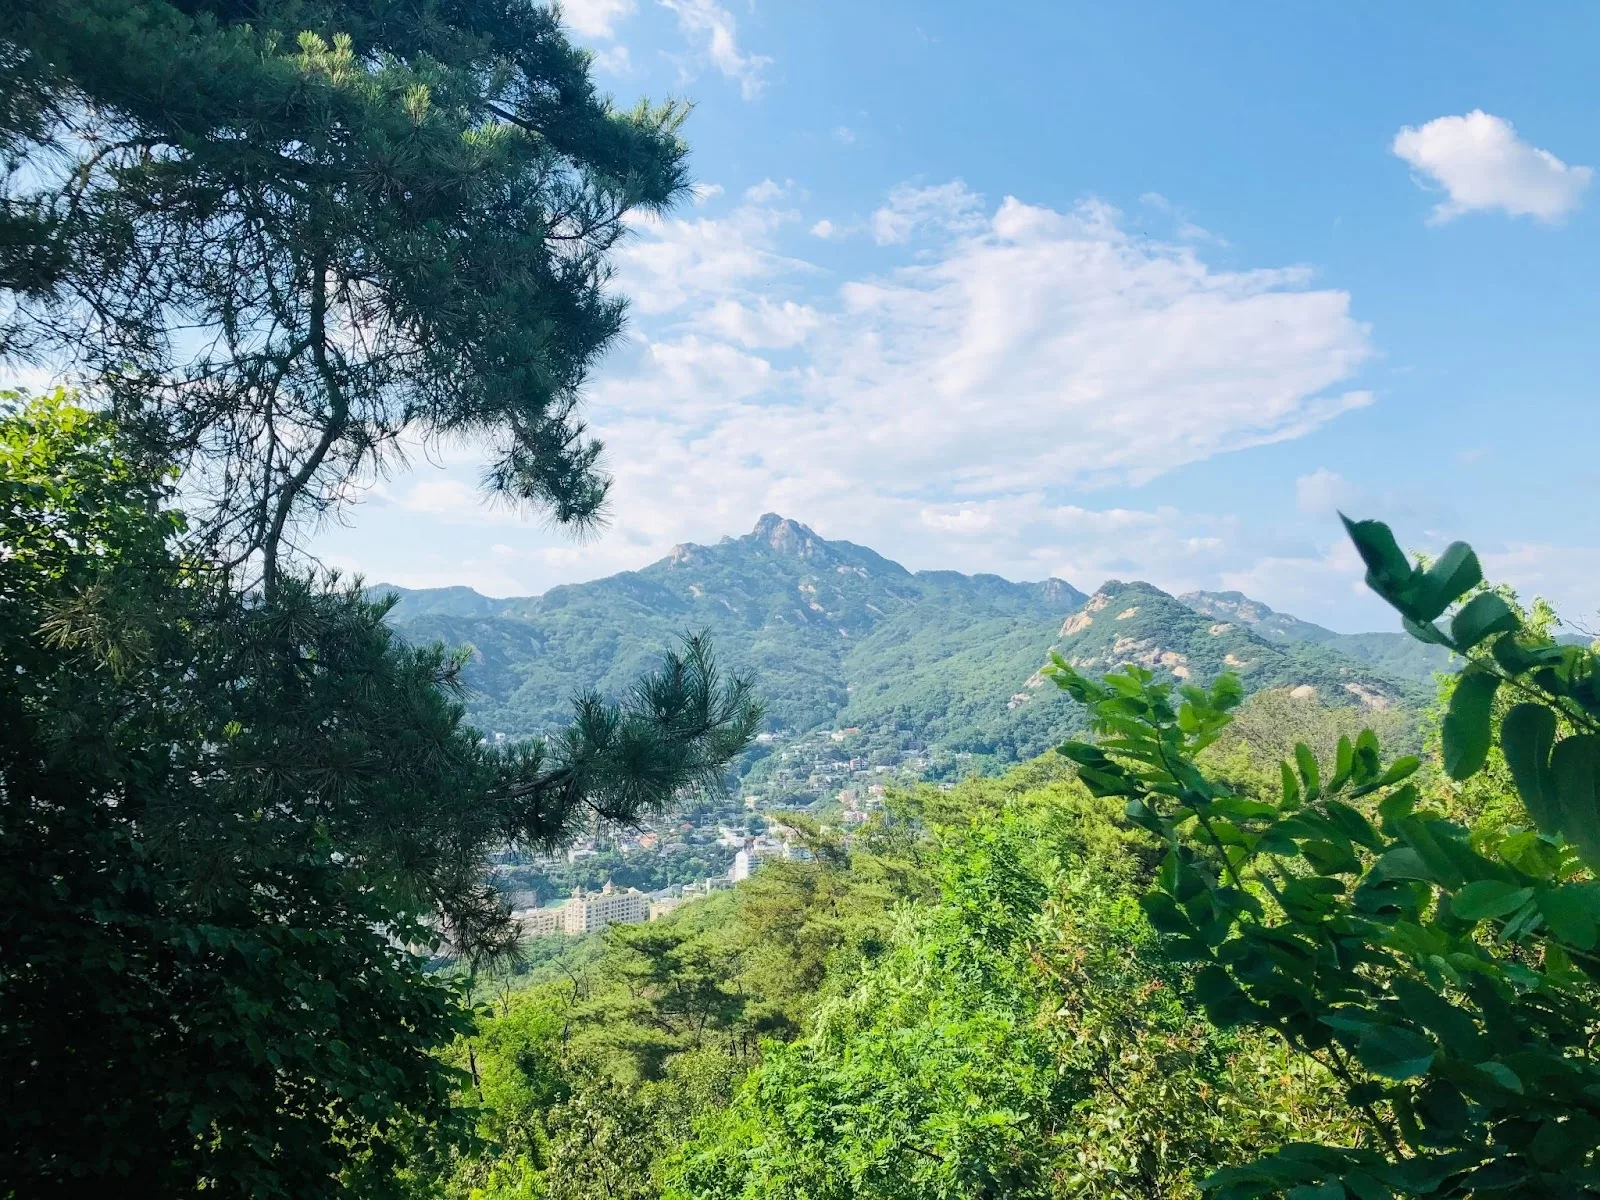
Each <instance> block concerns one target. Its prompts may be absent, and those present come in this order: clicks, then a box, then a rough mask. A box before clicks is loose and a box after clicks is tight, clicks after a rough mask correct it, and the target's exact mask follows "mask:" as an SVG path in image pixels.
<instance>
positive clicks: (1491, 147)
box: [1392, 109, 1594, 221]
mask: <svg viewBox="0 0 1600 1200" xmlns="http://www.w3.org/2000/svg"><path fill="white" fill-rule="evenodd" d="M1392 148H1393V150H1394V153H1395V154H1396V155H1398V156H1399V157H1400V158H1402V159H1404V160H1405V161H1406V162H1407V163H1409V164H1411V166H1412V167H1413V168H1414V169H1415V170H1416V171H1418V172H1419V173H1421V174H1422V175H1424V176H1426V177H1428V179H1429V180H1431V181H1432V182H1433V183H1434V184H1436V185H1437V186H1439V187H1442V188H1443V189H1444V190H1445V193H1446V194H1447V195H1448V197H1449V199H1447V200H1445V201H1443V202H1442V203H1440V204H1438V205H1437V206H1436V207H1435V208H1434V210H1433V220H1435V221H1448V220H1450V219H1452V218H1454V217H1458V216H1460V215H1461V214H1462V213H1467V212H1473V211H1476V210H1484V209H1499V210H1501V211H1503V212H1506V213H1509V214H1511V215H1512V216H1531V217H1537V218H1539V219H1540V220H1543V221H1554V220H1556V219H1558V218H1560V217H1562V216H1564V215H1566V214H1567V213H1569V212H1571V211H1572V210H1573V209H1575V208H1576V207H1577V206H1578V202H1579V200H1580V199H1581V198H1582V196H1583V193H1584V190H1585V189H1586V188H1587V187H1588V186H1589V179H1590V176H1591V175H1593V174H1594V172H1593V171H1592V170H1591V169H1590V168H1589V167H1573V166H1568V165H1567V164H1566V163H1564V162H1562V161H1561V160H1560V159H1559V158H1557V157H1556V156H1555V155H1553V154H1551V153H1550V152H1549V151H1548V150H1541V149H1539V148H1538V147H1537V146H1530V145H1529V144H1528V143H1527V142H1524V141H1522V140H1521V139H1520V138H1518V137H1517V131H1516V129H1515V128H1513V126H1512V124H1511V122H1509V121H1507V120H1505V119H1504V118H1502V117H1496V116H1492V115H1490V114H1489V113H1486V112H1484V111H1483V110H1482V109H1474V110H1473V111H1472V112H1470V113H1467V114H1466V115H1465V116H1460V117H1438V118H1436V119H1434V120H1432V121H1429V122H1428V123H1427V124H1426V125H1422V126H1419V127H1412V126H1410V125H1407V126H1406V127H1405V128H1403V129H1401V130H1400V132H1399V133H1398V134H1396V135H1395V139H1394V145H1393V147H1392Z"/></svg>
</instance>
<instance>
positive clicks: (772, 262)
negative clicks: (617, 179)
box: [613, 185, 809, 315]
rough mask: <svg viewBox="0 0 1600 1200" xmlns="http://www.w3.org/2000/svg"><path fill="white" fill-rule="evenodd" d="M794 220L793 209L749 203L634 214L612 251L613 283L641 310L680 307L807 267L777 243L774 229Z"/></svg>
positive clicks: (667, 310)
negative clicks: (701, 212) (712, 213)
mask: <svg viewBox="0 0 1600 1200" xmlns="http://www.w3.org/2000/svg"><path fill="white" fill-rule="evenodd" d="M758 187H759V185H758ZM798 220H799V214H798V213H793V212H788V211H785V210H782V209H777V208H771V207H767V206H764V205H761V204H749V203H746V204H741V205H740V206H739V207H737V208H735V209H734V210H733V212H731V213H730V214H729V215H727V216H725V217H695V218H685V217H669V218H660V217H655V216H649V215H645V216H641V217H640V218H639V219H638V221H637V223H636V225H635V226H634V236H633V237H632V238H630V239H629V240H627V241H625V242H624V243H623V244H622V245H621V246H620V247H618V249H617V251H616V253H615V255H614V256H613V257H614V260H615V263H616V268H617V277H616V287H617V290H618V291H619V292H620V293H621V294H623V295H625V296H627V297H628V299H629V301H630V303H631V304H632V306H633V308H634V310H635V311H636V312H639V313H642V314H645V315H652V314H662V313H670V312H684V311H686V310H689V309H692V308H693V307H694V306H695V305H705V304H714V303H715V302H716V301H717V300H720V299H722V298H723V297H724V296H727V295H730V294H733V293H735V292H737V291H738V290H740V289H742V288H745V287H748V286H751V285H753V284H755V283H757V282H767V281H770V280H771V279H773V278H775V277H777V276H781V275H784V274H786V273H790V272H795V271H805V270H808V269H809V267H808V264H806V263H803V262H799V261H798V260H795V259H792V258H788V257H786V256H785V255H783V254H781V253H779V251H778V248H777V235H778V231H779V230H780V229H781V228H782V227H783V226H784V225H786V224H789V223H792V222H795V221H798Z"/></svg>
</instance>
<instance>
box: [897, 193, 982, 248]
mask: <svg viewBox="0 0 1600 1200" xmlns="http://www.w3.org/2000/svg"><path fill="white" fill-rule="evenodd" d="M982 224H983V197H982V196H979V195H977V194H976V193H975V192H972V191H969V190H968V189H967V185H966V184H964V183H962V182H961V181H960V180H959V179H956V180H952V181H951V182H949V183H941V184H937V185H936V186H934V187H922V188H918V187H911V186H909V185H902V186H901V187H897V188H895V189H894V191H892V192H890V193H889V199H888V202H887V203H886V204H884V205H883V207H882V208H880V209H878V210H877V211H876V212H874V213H873V214H872V220H871V223H870V227H871V229H872V238H873V240H874V241H875V242H877V243H878V245H880V246H891V245H896V244H898V243H900V242H906V241H909V240H910V239H911V237H912V236H913V235H914V234H917V233H921V232H924V231H933V232H951V231H967V230H973V229H976V228H978V227H980V226H981V225H982Z"/></svg>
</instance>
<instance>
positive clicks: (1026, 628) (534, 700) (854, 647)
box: [372, 513, 1085, 736]
mask: <svg viewBox="0 0 1600 1200" xmlns="http://www.w3.org/2000/svg"><path fill="white" fill-rule="evenodd" d="M372 590H373V591H374V592H379V593H381V592H392V593H394V594H396V595H397V596H398V597H399V602H398V603H397V604H396V606H395V608H394V610H393V612H392V613H391V615H390V620H391V622H392V623H393V624H394V625H395V626H396V627H397V628H398V629H399V630H401V632H402V633H403V634H404V635H405V636H406V637H407V638H408V639H410V640H412V641H423V640H433V639H438V640H442V641H444V642H446V643H448V644H452V645H470V646H471V647H472V648H473V650H474V655H473V661H472V664H471V666H470V667H469V669H468V672H467V678H468V682H469V684H470V686H471V687H472V688H473V689H474V695H473V697H472V699H471V708H472V715H473V719H474V720H475V721H476V722H477V723H478V724H479V725H480V726H481V727H483V728H485V729H487V730H492V731H496V732H502V733H505V734H507V735H508V736H513V735H520V734H528V733H536V732H540V731H542V730H544V729H546V728H549V727H550V726H552V725H555V724H556V723H558V722H559V721H561V720H563V719H564V718H565V717H566V716H567V712H568V709H567V700H566V697H567V696H569V695H570V694H571V692H572V690H573V689H574V688H587V687H593V688H596V689H598V690H599V691H601V692H608V691H611V690H614V689H618V688H621V687H624V686H626V682H627V681H628V680H630V679H631V678H633V675H634V673H635V671H636V669H637V668H638V667H641V666H644V665H647V664H648V663H649V662H651V661H652V660H654V659H655V658H656V657H657V656H658V655H659V654H660V652H661V650H662V649H663V648H664V647H666V646H669V645H670V644H672V642H673V640H674V639H676V638H678V637H680V636H681V635H682V634H684V633H685V632H686V631H691V630H695V631H697V630H701V629H709V630H710V631H711V632H712V634H713V636H714V637H715V638H716V642H717V645H718V648H719V650H720V651H721V655H722V659H723V661H724V662H725V663H726V664H727V666H728V668H729V669H731V670H738V671H745V672H750V673H755V674H758V675H759V677H760V680H761V694H762V697H763V699H764V700H765V702H766V704H767V706H768V713H769V718H770V721H771V723H772V724H773V726H775V727H778V728H790V729H800V730H803V729H810V728H813V727H815V726H817V725H819V724H823V723H825V722H829V721H832V720H833V719H834V718H835V717H837V716H839V715H840V714H841V712H842V711H843V710H845V709H846V708H847V706H850V705H851V704H852V700H853V696H852V693H853V692H854V691H856V690H857V685H858V683H860V684H865V683H867V682H868V681H869V680H871V679H874V678H878V677H880V676H881V674H882V670H881V668H882V667H883V665H884V662H885V659H887V658H893V657H895V656H896V655H904V656H906V665H910V666H912V667H914V666H915V664H916V663H918V662H920V661H924V660H926V659H927V657H928V656H929V655H930V654H931V655H933V656H934V658H936V659H937V661H938V662H941V663H949V662H950V660H951V659H959V658H960V657H961V656H962V655H963V654H966V653H971V654H974V655H982V656H985V657H987V658H991V659H992V658H994V657H995V655H996V647H997V646H998V645H999V644H1002V643H1005V644H1008V645H1012V647H1013V648H1012V650H1011V656H1012V657H1014V658H1015V659H1016V662H1015V664H1009V665H1011V666H1014V667H1015V669H1014V670H1009V669H1008V664H1006V663H989V664H986V672H985V674H986V677H987V675H989V674H992V675H993V676H994V678H995V680H996V686H997V687H999V688H1001V689H1003V690H1002V691H1001V692H1000V693H999V694H1000V697H1001V700H1000V704H1001V707H1002V708H1003V704H1004V696H1005V695H1006V694H1009V692H1010V691H1013V690H1015V684H1008V682H1007V681H1009V680H1010V678H1011V676H1013V675H1014V676H1015V679H1016V680H1017V681H1020V680H1022V679H1025V678H1026V677H1027V675H1028V674H1029V673H1030V672H1031V671H1032V670H1033V669H1034V668H1035V667H1037V666H1038V665H1039V663H1041V662H1042V661H1043V658H1042V657H1041V655H1042V653H1043V647H1044V645H1045V644H1046V643H1047V641H1048V636H1045V637H1044V638H1041V637H1040V636H1039V634H1040V633H1041V632H1042V631H1048V630H1049V629H1052V628H1054V627H1056V626H1058V625H1059V623H1060V621H1061V619H1062V618H1063V616H1065V615H1066V614H1068V613H1070V612H1071V611H1073V610H1074V609H1076V608H1077V607H1079V606H1080V605H1081V604H1082V603H1083V601H1084V599H1085V597H1084V594H1083V593H1082V592H1080V591H1078V590H1077V589H1076V588H1074V587H1073V586H1072V585H1071V584H1069V583H1066V582H1064V581H1062V580H1059V579H1050V580H1044V581H1042V582H1039V583H1013V582H1010V581H1009V580H1005V579H1001V578H1000V577H998V576H995V575H961V574H958V573H957V572H954V571H924V572H912V571H908V570H906V568H904V567H903V566H901V565H900V564H899V563H896V562H892V561H890V560H889V559H886V558H883V557H882V556H881V555H878V554H876V553H874V552H873V551H872V550H869V549H867V548H866V547H863V546H857V545H855V544H853V543H850V542H845V541H829V540H826V539H824V538H820V537H818V536H817V535H816V534H815V533H814V532H813V531H812V530H811V529H809V528H807V527H806V526H804V525H802V524H800V523H799V522H797V521H792V520H786V519H785V518H782V517H780V516H777V515H776V514H771V513H769V514H767V515H765V516H763V517H762V518H761V519H760V521H758V522H757V523H756V526H755V528H754V529H753V530H752V531H751V532H750V533H748V534H746V535H744V536H743V537H739V538H732V537H729V538H723V539H722V540H721V541H720V542H718V543H717V544H716V545H711V546H701V545H694V544H686V545H680V546H677V547H675V548H674V549H673V551H672V553H671V554H670V555H668V556H667V557H666V558H663V559H661V560H659V561H657V562H655V563H652V564H650V565H649V566H647V567H645V568H643V569H642V570H639V571H628V572H623V573H621V574H618V575H613V576H609V577H607V578H605V579H598V580H593V581H591V582H588V583H580V584H571V585H565V586H562V587H556V588H552V589H550V591H548V592H546V593H545V594H544V595H542V596H537V597H527V598H515V599H505V600H492V599H489V598H487V597H484V596H480V595H478V594H477V593H476V592H473V591H471V590H470V589H466V588H446V589H432V590H427V591H407V590H405V589H401V588H393V587H388V586H386V585H381V584H380V585H378V586H376V587H374V588H373V589H372ZM1001 656H1002V657H1004V655H1003V654H1002V655H1001ZM866 691H867V694H868V696H875V695H877V694H878V693H877V691H876V690H875V689H874V688H872V687H868V688H867V689H866ZM862 700H863V703H864V704H866V709H865V710H864V712H875V711H876V710H875V709H874V707H873V705H872V703H870V702H868V699H867V696H863V697H862Z"/></svg>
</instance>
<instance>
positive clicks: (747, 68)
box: [661, 0, 772, 100]
mask: <svg viewBox="0 0 1600 1200" xmlns="http://www.w3.org/2000/svg"><path fill="white" fill-rule="evenodd" d="M661 6H662V7H663V8H665V9H667V10H668V11H670V12H671V13H672V14H673V15H674V16H676V17H677V18H678V28H679V30H680V31H681V32H682V33H683V36H684V37H685V38H686V39H687V40H688V41H689V42H690V43H691V44H692V45H694V46H696V47H697V48H698V50H699V53H700V54H701V55H702V56H703V57H704V58H706V59H707V60H709V61H710V63H711V64H712V66H714V67H716V68H717V70H718V71H720V72H722V74H723V75H725V76H726V77H727V78H729V79H731V80H733V81H734V82H736V83H737V84H738V85H739V94H740V95H741V96H743V97H744V98H745V99H746V100H754V99H755V98H756V97H757V96H759V95H760V94H761V89H762V88H763V87H765V86H766V81H765V80H764V79H763V78H762V75H763V74H764V73H765V72H766V69H767V68H768V67H770V66H771V65H772V59H770V58H768V57H766V56H765V55H761V54H747V53H745V52H744V51H743V50H740V49H739V35H738V28H737V26H736V24H735V22H734V19H733V14H732V13H730V12H729V11H728V10H727V9H725V8H723V7H722V5H720V4H718V3H716V0H661Z"/></svg>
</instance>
